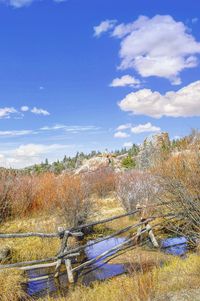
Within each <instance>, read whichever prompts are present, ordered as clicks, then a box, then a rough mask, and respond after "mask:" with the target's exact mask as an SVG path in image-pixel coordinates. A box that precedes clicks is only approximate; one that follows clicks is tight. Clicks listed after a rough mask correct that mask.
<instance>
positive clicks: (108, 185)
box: [85, 167, 115, 198]
mask: <svg viewBox="0 0 200 301" xmlns="http://www.w3.org/2000/svg"><path fill="white" fill-rule="evenodd" d="M85 180H86V182H87V185H88V187H89V189H90V192H91V193H95V194H96V195H97V196H98V197H100V198H104V197H106V196H107V195H108V194H109V193H110V192H113V191H115V174H114V172H113V170H112V168H109V167H104V168H100V169H98V170H96V171H94V172H91V173H88V174H87V175H85Z"/></svg>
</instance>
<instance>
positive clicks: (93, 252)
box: [27, 237, 188, 296]
mask: <svg viewBox="0 0 200 301" xmlns="http://www.w3.org/2000/svg"><path fill="white" fill-rule="evenodd" d="M125 240H126V239H125V238H123V237H120V238H116V237H113V238H110V239H108V240H105V241H102V242H99V243H97V244H95V245H93V246H90V247H88V248H86V250H85V254H86V257H87V259H88V260H89V259H93V258H95V257H96V256H98V255H100V254H101V253H103V252H105V251H107V250H109V249H111V248H113V247H115V246H117V245H119V244H121V243H122V242H124V241H125ZM90 242H91V241H89V242H88V243H90ZM161 250H162V251H163V252H165V253H167V254H172V255H177V256H183V255H184V254H185V253H186V252H187V250H188V245H187V239H186V238H185V237H173V238H167V239H164V240H162V241H161ZM115 253H116V251H114V252H112V253H110V254H109V255H113V254H115ZM107 257H108V255H107V256H105V257H104V258H101V259H100V260H98V261H97V262H95V263H93V264H92V267H90V268H91V270H92V271H91V272H88V273H86V275H85V276H84V277H83V280H82V282H83V284H85V285H88V284H90V283H91V282H93V281H95V280H105V279H108V278H111V277H114V276H117V275H121V274H123V273H125V272H126V268H125V266H124V265H123V264H109V263H105V264H104V260H105V259H106V258H107ZM45 275H49V278H48V279H44V280H39V281H34V282H29V283H28V285H27V292H28V294H29V295H30V296H33V295H39V296H43V295H46V294H50V293H55V292H57V291H61V292H63V291H66V290H67V275H66V273H63V274H61V275H60V276H59V278H56V279H55V278H54V275H53V274H49V273H48V271H47V269H46V270H45V269H42V270H33V271H29V272H28V277H29V278H36V277H41V276H45Z"/></svg>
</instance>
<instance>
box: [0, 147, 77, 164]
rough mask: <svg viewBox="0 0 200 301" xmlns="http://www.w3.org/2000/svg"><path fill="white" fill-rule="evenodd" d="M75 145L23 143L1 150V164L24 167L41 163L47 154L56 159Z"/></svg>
mask: <svg viewBox="0 0 200 301" xmlns="http://www.w3.org/2000/svg"><path fill="white" fill-rule="evenodd" d="M71 147H74V146H73V145H64V144H50V145H46V144H34V143H30V144H22V145H19V146H18V147H17V148H13V149H10V150H6V151H5V150H1V151H0V166H4V167H14V168H22V167H25V166H30V165H32V164H36V163H40V162H41V161H42V160H44V159H45V158H46V157H47V156H48V157H50V158H53V160H56V159H57V158H56V157H55V154H56V156H63V155H64V153H65V151H66V150H68V149H69V148H71Z"/></svg>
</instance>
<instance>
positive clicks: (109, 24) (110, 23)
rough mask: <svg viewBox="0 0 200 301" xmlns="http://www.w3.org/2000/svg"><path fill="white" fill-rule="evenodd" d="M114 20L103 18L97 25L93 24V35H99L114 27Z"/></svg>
mask: <svg viewBox="0 0 200 301" xmlns="http://www.w3.org/2000/svg"><path fill="white" fill-rule="evenodd" d="M116 22H117V21H116V20H105V21H102V22H101V23H100V24H99V25H97V26H94V28H93V29H94V36H95V37H100V36H101V35H102V34H103V33H105V32H107V31H109V30H111V29H112V28H114V26H115V24H116Z"/></svg>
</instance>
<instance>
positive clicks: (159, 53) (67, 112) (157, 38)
mask: <svg viewBox="0 0 200 301" xmlns="http://www.w3.org/2000/svg"><path fill="white" fill-rule="evenodd" d="M199 29H200V3H199V1H196V0H190V1H189V0H187V1H186V0H184V1H179V0H177V1H174V0H173V1H172V0H166V1H160V0H159V1H157V0H154V1H149V0H141V1H133V0H123V1H121V0H117V1H116V0H85V1H83V0H68V1H59V0H57V1H54V0H41V1H37V0H32V1H31V0H9V1H8V0H0V37H1V47H0V165H1V166H13V167H23V166H27V165H30V164H34V163H39V162H40V161H41V160H44V159H45V158H46V157H48V158H49V159H50V161H52V160H56V159H61V158H62V157H63V156H64V154H66V155H73V154H75V152H76V151H84V152H89V151H91V150H93V149H96V150H101V151H104V150H105V149H109V150H111V149H116V148H121V147H122V146H124V145H125V146H127V147H128V146H129V145H130V144H131V143H140V142H141V141H142V140H143V139H144V137H146V136H148V135H151V134H154V133H158V132H159V131H168V132H169V133H170V137H171V138H173V137H176V136H183V135H185V134H188V133H189V132H190V129H191V128H199V120H200V119H199V116H200V82H199V80H200V72H199V71H200V69H199V68H200V63H199V60H200V30H199Z"/></svg>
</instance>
